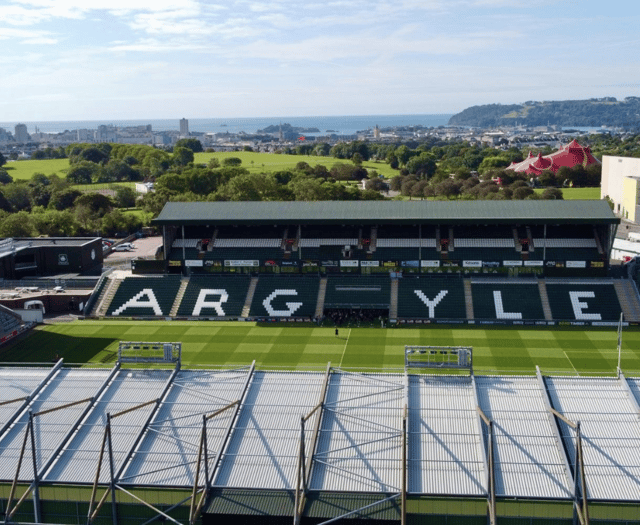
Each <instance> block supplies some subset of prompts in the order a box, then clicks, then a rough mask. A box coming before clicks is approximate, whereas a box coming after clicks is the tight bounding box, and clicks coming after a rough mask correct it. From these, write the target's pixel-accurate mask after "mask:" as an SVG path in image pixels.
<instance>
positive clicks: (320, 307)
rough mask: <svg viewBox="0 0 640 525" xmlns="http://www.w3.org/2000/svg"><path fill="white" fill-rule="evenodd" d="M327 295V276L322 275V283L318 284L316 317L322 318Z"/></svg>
mask: <svg viewBox="0 0 640 525" xmlns="http://www.w3.org/2000/svg"><path fill="white" fill-rule="evenodd" d="M326 295H327V278H326V277H322V278H321V279H320V285H319V286H318V302H317V303H316V318H318V319H320V318H322V314H323V312H324V298H325V296H326Z"/></svg>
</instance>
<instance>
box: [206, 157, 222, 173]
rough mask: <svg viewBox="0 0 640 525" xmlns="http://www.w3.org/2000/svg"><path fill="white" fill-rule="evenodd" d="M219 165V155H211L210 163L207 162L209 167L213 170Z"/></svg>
mask: <svg viewBox="0 0 640 525" xmlns="http://www.w3.org/2000/svg"><path fill="white" fill-rule="evenodd" d="M219 167H220V161H219V160H218V159H217V157H211V159H210V160H209V164H207V168H209V169H212V170H213V169H216V168H219Z"/></svg>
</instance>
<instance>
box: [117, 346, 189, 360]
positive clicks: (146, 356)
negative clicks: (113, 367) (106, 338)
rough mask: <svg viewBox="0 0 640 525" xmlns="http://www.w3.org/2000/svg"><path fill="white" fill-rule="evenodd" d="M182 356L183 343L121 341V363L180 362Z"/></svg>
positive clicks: (119, 355)
mask: <svg viewBox="0 0 640 525" xmlns="http://www.w3.org/2000/svg"><path fill="white" fill-rule="evenodd" d="M181 358H182V343H166V342H165V343H162V342H157V343H146V342H140V341H138V342H130V341H127V342H125V341H120V344H119V345H118V362H119V363H168V364H173V363H178V364H180V360H181Z"/></svg>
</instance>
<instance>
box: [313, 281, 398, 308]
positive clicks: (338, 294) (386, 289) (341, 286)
mask: <svg viewBox="0 0 640 525" xmlns="http://www.w3.org/2000/svg"><path fill="white" fill-rule="evenodd" d="M390 297H391V284H390V280H389V277H388V276H382V275H381V276H376V277H367V276H348V275H331V276H330V277H329V278H328V280H327V293H326V295H325V300H324V307H325V308H382V309H386V308H389V302H390Z"/></svg>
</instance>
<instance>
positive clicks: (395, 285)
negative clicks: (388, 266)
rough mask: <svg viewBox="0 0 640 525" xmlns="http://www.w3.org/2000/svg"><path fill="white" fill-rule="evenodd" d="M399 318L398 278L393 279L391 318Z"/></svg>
mask: <svg viewBox="0 0 640 525" xmlns="http://www.w3.org/2000/svg"><path fill="white" fill-rule="evenodd" d="M397 318H398V279H391V297H390V301H389V319H397Z"/></svg>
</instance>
